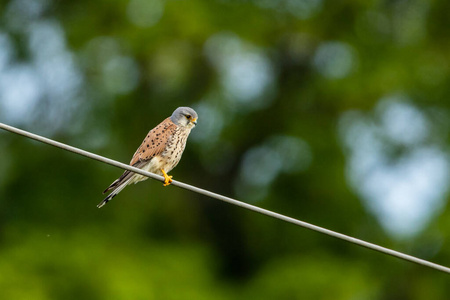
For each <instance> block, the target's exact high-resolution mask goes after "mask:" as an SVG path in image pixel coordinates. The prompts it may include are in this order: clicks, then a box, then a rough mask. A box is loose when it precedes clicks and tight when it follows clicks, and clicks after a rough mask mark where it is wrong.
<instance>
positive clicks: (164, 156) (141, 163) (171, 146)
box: [97, 107, 198, 208]
mask: <svg viewBox="0 0 450 300" xmlns="http://www.w3.org/2000/svg"><path fill="white" fill-rule="evenodd" d="M197 119H198V115H197V113H196V112H195V110H193V109H192V108H190V107H178V108H177V109H175V111H174V112H173V113H172V115H171V116H170V117H168V118H166V119H165V120H164V121H162V122H161V123H160V124H159V125H157V126H156V127H155V128H153V129H152V130H150V131H149V133H148V134H147V136H146V137H145V138H144V141H143V142H142V144H141V145H140V146H139V148H138V149H137V150H136V152H135V153H134V155H133V158H132V159H131V162H130V165H131V166H133V167H136V168H139V169H142V170H144V171H147V172H151V173H155V174H158V175H162V176H164V184H163V185H164V186H168V185H169V184H170V183H171V182H172V176H169V175H167V173H169V172H170V171H171V170H172V169H173V168H175V166H176V165H177V164H178V163H179V162H180V159H181V155H182V154H183V151H184V148H185V147H186V141H187V138H188V136H189V134H190V132H191V130H192V129H193V128H194V127H195V126H196V125H197ZM147 178H148V177H147V176H143V175H140V174H136V173H133V172H131V171H128V170H126V171H125V172H124V173H123V174H122V176H120V177H119V178H118V179H116V180H115V181H114V182H113V183H111V185H110V186H109V187H107V188H106V189H105V190H104V191H103V194H105V193H106V192H108V191H111V193H110V194H109V195H108V196H107V197H106V198H105V199H103V201H102V202H100V203H99V204H98V205H97V207H98V208H101V207H103V206H104V205H105V204H106V203H108V202H109V201H110V200H111V199H112V198H114V197H115V196H116V195H117V194H118V193H120V192H121V191H122V190H123V189H124V188H125V187H126V186H127V185H130V184H133V183H138V182H140V181H143V180H146V179H147Z"/></svg>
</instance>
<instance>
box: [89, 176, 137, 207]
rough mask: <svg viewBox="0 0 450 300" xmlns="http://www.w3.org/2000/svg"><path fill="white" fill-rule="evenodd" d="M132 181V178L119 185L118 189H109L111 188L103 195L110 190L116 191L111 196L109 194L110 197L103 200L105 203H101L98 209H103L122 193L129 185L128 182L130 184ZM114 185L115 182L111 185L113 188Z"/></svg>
mask: <svg viewBox="0 0 450 300" xmlns="http://www.w3.org/2000/svg"><path fill="white" fill-rule="evenodd" d="M130 180H131V178H130V179H128V180H127V181H125V182H122V183H121V184H120V185H118V186H117V187H109V188H107V189H106V190H105V191H104V192H103V193H105V192H107V191H108V190H109V189H112V188H114V190H113V191H112V192H111V194H109V195H108V196H106V198H105V199H103V201H102V202H100V203H99V204H98V205H97V207H98V208H101V207H103V206H104V205H105V204H106V203H108V202H109V201H111V199H112V198H114V197H115V196H116V195H117V194H118V193H120V192H121V191H122V190H123V189H124V188H125V187H126V186H127V185H128V182H130ZM116 181H117V180H116ZM114 183H115V182H113V184H111V186H113V185H114Z"/></svg>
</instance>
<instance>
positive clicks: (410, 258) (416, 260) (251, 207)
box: [0, 123, 450, 274]
mask: <svg viewBox="0 0 450 300" xmlns="http://www.w3.org/2000/svg"><path fill="white" fill-rule="evenodd" d="M0 128H1V129H4V130H7V131H10V132H12V133H16V134H19V135H22V136H25V137H27V138H30V139H33V140H36V141H39V142H42V143H46V144H49V145H52V146H55V147H58V148H61V149H64V150H67V151H70V152H73V153H76V154H80V155H83V156H86V157H89V158H91V159H95V160H98V161H100V162H103V163H106V164H109V165H112V166H115V167H118V168H121V169H124V170H129V171H132V172H134V173H138V174H141V175H144V176H147V177H150V178H153V179H156V180H159V181H162V182H163V181H164V177H162V176H159V175H156V174H153V173H149V172H146V171H143V170H141V169H138V168H135V167H132V166H130V165H126V164H123V163H120V162H118V161H115V160H112V159H109V158H106V157H103V156H100V155H97V154H94V153H91V152H88V151H85V150H81V149H78V148H75V147H72V146H69V145H66V144H63V143H60V142H57V141H54V140H52V139H48V138H45V137H42V136H39V135H36V134H33V133H30V132H28V131H24V130H21V129H18V128H15V127H12V126H9V125H6V124H3V123H0ZM171 185H174V186H177V187H180V188H183V189H186V190H190V191H192V192H195V193H198V194H202V195H205V196H208V197H211V198H215V199H217V200H220V201H224V202H227V203H230V204H233V205H236V206H240V207H242V208H245V209H248V210H251V211H254V212H257V213H260V214H263V215H266V216H269V217H272V218H275V219H279V220H282V221H285V222H288V223H291V224H294V225H297V226H301V227H304V228H307V229H310V230H313V231H316V232H320V233H323V234H326V235H329V236H332V237H335V238H337V239H341V240H344V241H347V242H350V243H353V244H356V245H359V246H362V247H365V248H368V249H371V250H375V251H378V252H381V253H383V254H387V255H391V256H394V257H397V258H400V259H403V260H406V261H409V262H413V263H416V264H419V265H422V266H425V267H429V268H432V269H435V270H438V271H442V272H444V273H448V274H450V268H448V267H445V266H442V265H438V264H435V263H432V262H429V261H426V260H423V259H420V258H417V257H414V256H411V255H408V254H404V253H402V252H398V251H395V250H391V249H389V248H385V247H382V246H379V245H376V244H372V243H369V242H366V241H363V240H360V239H357V238H354V237H351V236H348V235H345V234H342V233H339V232H335V231H332V230H329V229H326V228H323V227H319V226H316V225H312V224H309V223H306V222H303V221H300V220H297V219H294V218H291V217H288V216H284V215H282V214H279V213H276V212H273V211H270V210H267V209H263V208H260V207H257V206H254V205H251V204H247V203H244V202H241V201H238V200H235V199H232V198H229V197H226V196H223V195H219V194H216V193H213V192H210V191H207V190H204V189H201V188H198V187H195V186H192V185H189V184H186V183H183V182H180V181H176V180H173V181H172V184H171Z"/></svg>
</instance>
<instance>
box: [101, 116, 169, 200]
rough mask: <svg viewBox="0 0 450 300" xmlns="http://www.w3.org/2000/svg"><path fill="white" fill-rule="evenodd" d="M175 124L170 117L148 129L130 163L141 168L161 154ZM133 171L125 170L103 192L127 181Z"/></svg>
mask: <svg viewBox="0 0 450 300" xmlns="http://www.w3.org/2000/svg"><path fill="white" fill-rule="evenodd" d="M176 127H177V126H176V125H175V124H174V123H173V122H172V121H171V120H170V118H167V119H165V120H164V121H162V122H161V123H160V124H159V125H158V126H156V127H155V128H153V129H152V130H150V131H149V133H148V134H147V136H146V137H145V139H144V141H143V142H142V144H141V145H140V146H139V148H138V149H137V150H136V152H135V153H134V155H133V158H132V159H131V162H130V165H131V166H133V167H136V168H142V167H143V166H144V165H146V164H147V163H148V162H149V161H150V160H151V159H152V158H153V157H155V156H157V155H159V154H161V153H162V152H163V151H164V149H165V148H166V145H167V141H168V140H169V137H170V136H171V135H172V134H173V133H174V132H175V130H176ZM133 174H134V173H132V172H130V171H125V172H124V173H123V174H122V176H120V178H119V179H117V180H115V181H114V182H113V183H112V184H111V185H110V186H109V187H108V188H107V189H106V190H105V191H104V192H103V193H106V192H107V191H109V190H112V189H114V188H116V187H118V186H120V184H121V183H123V182H125V181H127V180H128V179H129V178H130V177H131V176H133Z"/></svg>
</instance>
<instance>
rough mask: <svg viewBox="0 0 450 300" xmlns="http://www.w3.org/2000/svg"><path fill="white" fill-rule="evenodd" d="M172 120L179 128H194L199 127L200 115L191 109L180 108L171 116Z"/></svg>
mask: <svg viewBox="0 0 450 300" xmlns="http://www.w3.org/2000/svg"><path fill="white" fill-rule="evenodd" d="M170 119H171V120H172V122H173V123H174V124H176V125H178V126H181V127H188V128H193V127H194V126H195V125H197V119H198V115H197V113H196V112H195V110H193V109H192V108H190V107H178V108H177V109H175V111H174V112H173V114H172V116H170Z"/></svg>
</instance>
